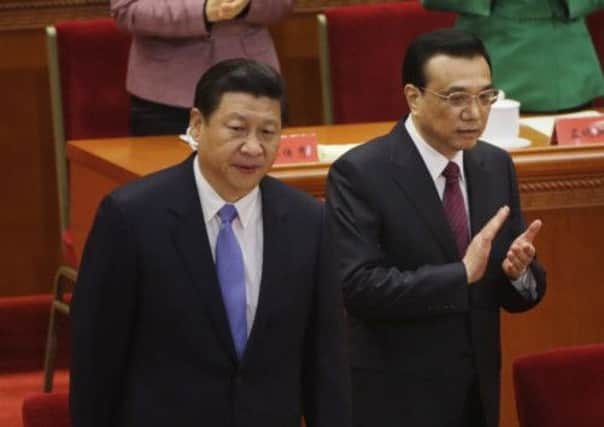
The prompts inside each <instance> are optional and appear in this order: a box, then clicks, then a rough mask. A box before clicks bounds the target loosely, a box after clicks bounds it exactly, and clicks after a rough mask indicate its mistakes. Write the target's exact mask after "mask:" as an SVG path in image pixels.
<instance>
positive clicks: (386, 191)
mask: <svg viewBox="0 0 604 427" xmlns="http://www.w3.org/2000/svg"><path fill="white" fill-rule="evenodd" d="M464 168H465V174H466V177H467V185H468V198H469V208H470V221H471V232H472V234H475V233H477V232H478V231H480V229H481V228H482V227H483V225H484V224H485V223H486V222H487V221H488V220H489V219H490V218H491V217H492V216H493V215H494V214H495V213H496V211H497V210H498V209H499V208H500V207H501V206H503V205H508V206H509V207H510V208H511V213H510V216H509V218H508V219H507V221H506V223H505V224H504V225H503V227H502V229H501V230H500V231H499V234H498V235H497V237H496V239H495V241H494V242H493V248H492V252H491V256H490V259H489V264H488V268H487V271H486V274H485V275H484V278H483V279H482V280H481V281H480V282H478V283H476V284H474V285H472V286H468V283H467V278H466V273H465V269H464V266H463V264H462V262H461V261H460V258H459V255H458V254H457V249H456V246H455V240H454V236H453V233H452V231H451V230H450V228H449V225H448V222H447V219H446V216H445V212H444V210H443V207H442V202H441V200H440V198H439V196H438V193H437V191H436V189H435V186H434V182H433V180H432V178H431V177H430V175H429V173H428V170H427V168H426V166H425V164H424V162H423V160H422V158H421V157H420V154H419V152H418V151H417V148H416V147H415V145H414V144H413V141H412V140H411V138H410V136H409V135H408V133H407V131H406V129H405V127H404V119H403V120H401V121H400V122H399V123H398V124H397V125H396V126H395V127H394V129H393V130H392V131H391V132H390V134H388V135H385V136H382V137H379V138H377V139H375V140H373V141H370V142H368V143H366V144H363V145H362V146H360V147H358V148H356V149H354V150H351V151H350V152H348V153H346V154H345V155H344V156H342V157H341V158H340V159H338V160H337V161H336V162H335V163H334V164H333V166H332V168H331V170H330V173H329V178H328V186H327V207H328V217H329V220H330V225H331V228H332V232H333V238H334V244H335V245H336V248H337V249H336V251H335V252H336V254H337V256H338V258H339V259H338V261H337V267H338V270H339V275H340V280H341V283H342V287H343V293H344V304H345V306H346V308H347V311H348V314H349V316H348V323H349V329H350V331H349V332H350V340H351V342H350V352H351V362H352V384H353V419H354V422H355V425H358V426H380V427H387V426H399V427H400V426H405V427H416V426H430V427H447V426H451V425H455V424H454V422H455V420H458V419H459V417H460V416H461V412H462V410H463V408H464V405H465V404H466V402H465V399H466V397H467V395H468V392H467V390H468V389H469V387H471V385H472V382H473V381H474V379H475V378H476V377H477V378H478V382H479V385H480V395H481V397H482V402H483V407H484V410H485V413H486V419H487V421H488V426H489V427H494V426H496V425H497V423H498V421H497V420H498V401H499V371H500V338H499V309H500V307H503V308H505V309H507V310H508V311H524V310H528V309H529V308H531V307H532V306H534V305H535V304H537V302H538V301H539V300H540V299H541V297H542V296H543V294H544V291H545V275H544V272H543V270H542V269H541V268H540V267H539V266H538V265H537V263H536V262H533V265H532V266H531V270H532V272H533V274H534V277H535V279H536V281H537V293H538V299H537V300H530V299H526V298H525V297H523V296H522V295H520V294H519V293H518V292H517V291H516V289H515V288H514V287H513V286H512V285H511V283H510V281H509V280H508V279H507V278H506V276H505V275H504V273H503V271H502V268H501V262H502V260H503V259H504V257H505V255H506V251H507V249H508V248H509V245H510V244H511V242H512V241H513V240H514V239H515V238H516V236H518V235H519V234H520V233H521V232H522V231H523V230H524V223H523V220H522V215H521V211H520V206H519V197H518V190H517V183H516V175H515V171H514V166H513V163H512V161H511V159H510V157H509V155H508V154H507V153H506V152H505V151H503V150H501V149H499V148H496V147H494V146H492V145H489V144H485V143H482V142H478V144H477V145H476V146H475V147H474V148H472V149H471V150H468V151H466V152H464ZM527 327H530V325H527Z"/></svg>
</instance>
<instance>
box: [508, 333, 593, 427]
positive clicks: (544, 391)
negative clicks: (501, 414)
mask: <svg viewBox="0 0 604 427" xmlns="http://www.w3.org/2000/svg"><path fill="white" fill-rule="evenodd" d="M513 375H514V387H515V391H516V409H517V411H518V420H519V423H520V427H540V426H547V427H568V426H573V427H601V426H604V344H596V345H588V346H581V347H572V348H564V349H558V350H554V351H550V352H547V353H540V354H534V355H529V356H525V357H522V358H519V359H517V360H516V361H515V362H514V365H513Z"/></svg>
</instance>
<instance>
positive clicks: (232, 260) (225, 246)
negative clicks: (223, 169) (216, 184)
mask: <svg viewBox="0 0 604 427" xmlns="http://www.w3.org/2000/svg"><path fill="white" fill-rule="evenodd" d="M218 216H219V217H220V221H221V224H220V231H219V232H218V238H217V239H216V273H217V274H218V281H219V282H220V292H221V293H222V301H223V303H224V308H225V309H226V312H227V316H228V318H229V326H230V328H231V336H232V337H233V344H235V350H236V351H237V356H238V357H239V359H240V360H241V357H242V356H243V352H244V350H245V343H246V341H247V320H246V317H245V310H246V301H245V300H246V298H245V270H244V267H243V254H242V253H241V248H240V247H239V243H238V242H237V237H236V236H235V233H233V229H232V227H231V222H232V221H233V219H234V218H235V217H236V216H237V209H235V206H234V205H230V204H226V205H224V206H223V207H222V208H221V209H220V210H219V211H218Z"/></svg>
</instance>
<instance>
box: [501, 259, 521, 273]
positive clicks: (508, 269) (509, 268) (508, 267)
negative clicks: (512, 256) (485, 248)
mask: <svg viewBox="0 0 604 427" xmlns="http://www.w3.org/2000/svg"><path fill="white" fill-rule="evenodd" d="M501 267H502V268H503V272H504V273H505V275H506V276H508V277H516V276H517V275H518V271H517V269H516V267H515V266H514V264H513V263H512V262H511V261H510V260H509V258H506V259H504V260H503V262H502V263H501Z"/></svg>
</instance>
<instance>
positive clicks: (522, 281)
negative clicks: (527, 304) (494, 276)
mask: <svg viewBox="0 0 604 427" xmlns="http://www.w3.org/2000/svg"><path fill="white" fill-rule="evenodd" d="M510 282H511V283H512V286H513V287H514V288H516V290H517V291H518V292H519V293H520V295H522V296H523V297H524V298H526V299H527V300H529V301H535V300H536V299H537V282H536V281H535V276H533V272H532V271H531V269H530V268H527V269H526V271H525V272H524V273H523V274H522V275H521V276H520V277H519V278H517V279H516V280H511V279H510Z"/></svg>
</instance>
